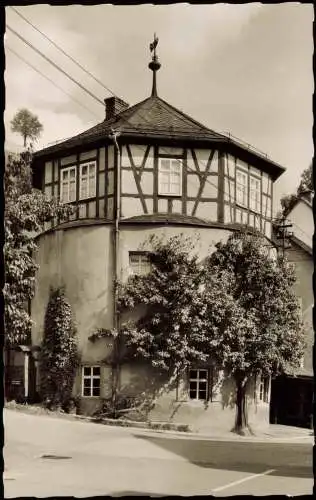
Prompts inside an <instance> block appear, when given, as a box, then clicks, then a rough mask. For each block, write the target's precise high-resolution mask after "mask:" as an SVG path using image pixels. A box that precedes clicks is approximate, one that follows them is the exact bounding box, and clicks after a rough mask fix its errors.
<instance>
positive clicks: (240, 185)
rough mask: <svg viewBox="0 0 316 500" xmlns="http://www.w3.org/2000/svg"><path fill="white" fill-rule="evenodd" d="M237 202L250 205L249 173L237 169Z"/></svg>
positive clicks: (245, 205)
mask: <svg viewBox="0 0 316 500" xmlns="http://www.w3.org/2000/svg"><path fill="white" fill-rule="evenodd" d="M236 203H238V204H239V205H242V206H244V207H247V206H248V174H247V173H246V172H242V171H241V170H236Z"/></svg>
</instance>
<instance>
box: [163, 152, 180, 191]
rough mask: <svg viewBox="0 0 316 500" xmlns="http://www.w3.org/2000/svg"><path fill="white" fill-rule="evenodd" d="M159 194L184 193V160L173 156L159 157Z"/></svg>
mask: <svg viewBox="0 0 316 500" xmlns="http://www.w3.org/2000/svg"><path fill="white" fill-rule="evenodd" d="M159 194H161V195H167V196H181V195H182V161H181V160H178V159H172V158H160V159H159Z"/></svg>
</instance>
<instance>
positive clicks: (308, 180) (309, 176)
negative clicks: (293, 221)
mask: <svg viewBox="0 0 316 500" xmlns="http://www.w3.org/2000/svg"><path fill="white" fill-rule="evenodd" d="M313 191H314V184H313V164H312V163H311V164H310V165H309V167H307V168H306V169H305V170H304V171H303V172H302V174H301V180H300V183H299V186H298V188H297V190H296V193H294V194H287V195H285V196H283V198H281V200H280V202H281V207H282V210H281V214H279V215H280V217H282V216H283V217H287V216H288V214H289V213H290V211H291V210H292V208H293V206H294V205H295V203H296V202H297V200H298V199H299V198H301V197H302V196H306V195H307V196H308V197H309V199H311V197H310V195H311V193H312V192H313Z"/></svg>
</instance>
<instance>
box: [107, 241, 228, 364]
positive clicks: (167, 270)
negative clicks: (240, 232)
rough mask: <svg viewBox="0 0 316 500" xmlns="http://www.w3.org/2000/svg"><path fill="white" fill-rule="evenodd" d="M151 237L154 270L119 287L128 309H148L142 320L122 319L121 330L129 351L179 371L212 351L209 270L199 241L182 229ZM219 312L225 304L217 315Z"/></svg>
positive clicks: (122, 303) (122, 308)
mask: <svg viewBox="0 0 316 500" xmlns="http://www.w3.org/2000/svg"><path fill="white" fill-rule="evenodd" d="M149 243H150V244H151V247H152V250H153V251H152V254H151V263H152V269H151V272H150V273H149V274H148V275H146V276H133V277H131V278H130V279H129V280H128V282H127V283H126V284H123V285H121V287H120V293H119V310H120V312H121V313H122V314H124V313H126V312H127V311H134V310H136V311H137V309H139V308H143V309H144V306H145V309H144V310H143V311H142V314H141V317H140V318H139V319H138V320H135V321H128V320H127V321H126V322H125V323H124V322H122V325H121V329H120V333H121V335H122V336H123V337H124V340H125V346H126V349H127V352H128V355H129V356H134V357H140V358H144V359H147V360H148V361H150V363H151V364H152V366H153V367H155V368H157V369H160V370H161V369H162V370H167V371H170V372H173V371H174V370H181V369H183V368H184V367H185V366H187V365H188V364H190V363H194V362H200V361H203V360H204V361H206V360H207V359H208V357H209V355H210V353H211V343H210V342H209V333H210V331H211V325H210V330H209V331H206V329H205V327H204V326H205V323H206V322H207V318H206V316H205V312H206V310H205V307H204V287H203V282H204V278H203V274H204V270H203V267H202V266H201V265H200V264H199V263H198V258H197V256H196V255H195V254H193V248H194V245H193V243H192V242H191V241H190V240H189V239H188V238H184V237H183V236H182V235H181V236H176V237H173V238H171V239H170V240H169V241H164V240H163V239H159V238H157V237H155V236H153V237H152V238H151V239H150V242H149ZM213 281H214V280H213ZM214 289H215V286H214ZM210 293H214V292H210ZM216 314H219V315H220V314H221V313H220V310H219V309H217V310H216V311H214V313H213V316H212V317H215V316H216ZM114 334H116V335H117V332H114Z"/></svg>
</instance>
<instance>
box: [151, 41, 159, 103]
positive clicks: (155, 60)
mask: <svg viewBox="0 0 316 500" xmlns="http://www.w3.org/2000/svg"><path fill="white" fill-rule="evenodd" d="M157 45H158V37H157V36H156V33H155V34H154V41H153V42H151V44H150V45H149V49H150V52H154V53H153V56H152V60H151V61H150V63H149V64H148V67H149V68H150V69H151V71H152V72H153V87H152V91H151V95H152V97H154V96H157V82H156V73H157V71H158V70H159V68H160V66H161V64H160V62H159V61H158V57H157V55H156V47H157Z"/></svg>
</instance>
